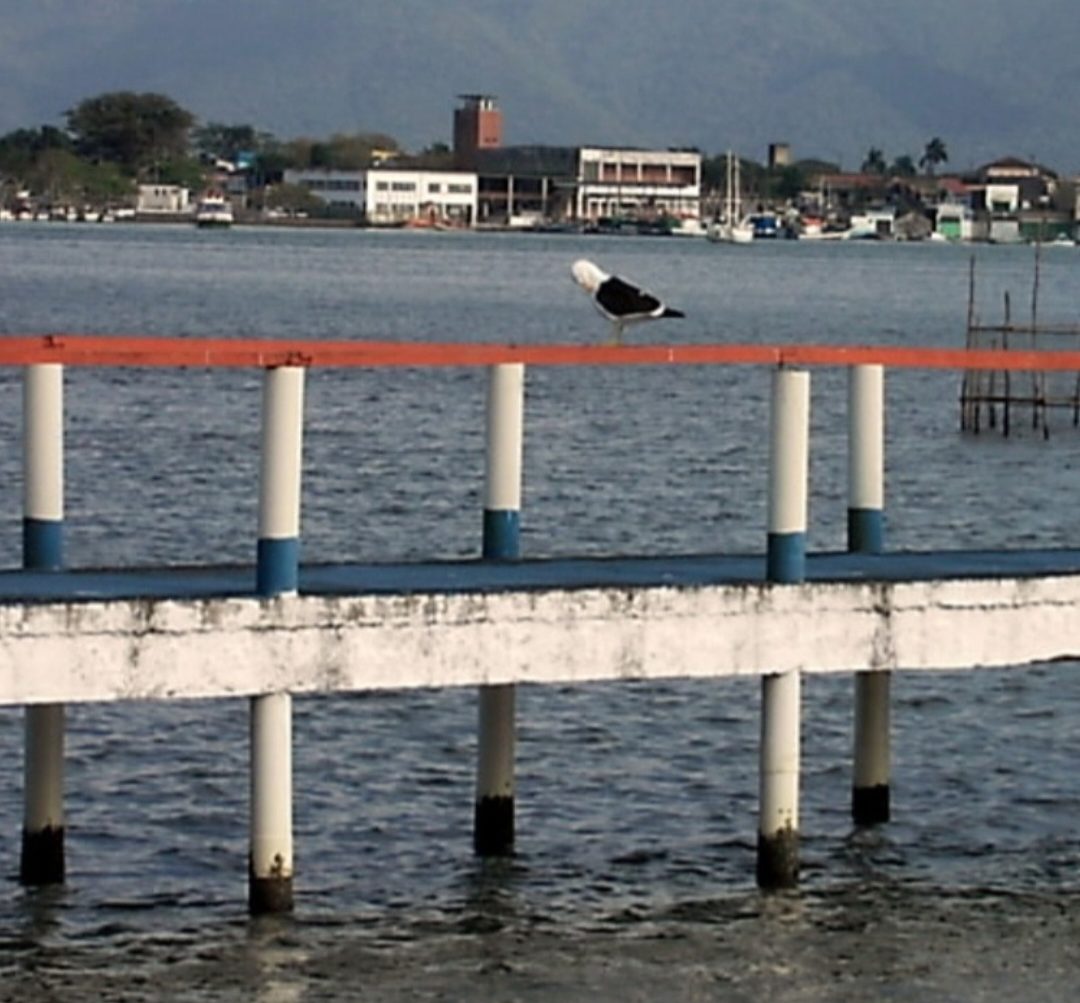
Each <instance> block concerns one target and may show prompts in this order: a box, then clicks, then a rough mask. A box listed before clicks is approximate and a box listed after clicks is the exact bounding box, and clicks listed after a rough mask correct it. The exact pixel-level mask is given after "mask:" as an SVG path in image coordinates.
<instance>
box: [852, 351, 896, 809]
mask: <svg viewBox="0 0 1080 1003" xmlns="http://www.w3.org/2000/svg"><path fill="white" fill-rule="evenodd" d="M884 549H885V373H884V369H883V368H882V367H881V366H878V365H865V366H852V367H851V369H850V371H849V383H848V550H850V551H853V552H859V553H865V554H880V553H881V552H882V551H883V550H884ZM890 683H891V677H890V675H889V673H888V672H884V671H882V672H856V673H855V736H854V756H855V765H854V772H853V776H852V785H851V816H852V818H853V819H854V821H855V823H856V824H858V825H876V824H878V823H881V822H887V821H888V820H889V767H890V763H889V759H890V749H889V744H890V735H889V732H890V722H889V711H890V707H889V701H890V694H889V690H890Z"/></svg>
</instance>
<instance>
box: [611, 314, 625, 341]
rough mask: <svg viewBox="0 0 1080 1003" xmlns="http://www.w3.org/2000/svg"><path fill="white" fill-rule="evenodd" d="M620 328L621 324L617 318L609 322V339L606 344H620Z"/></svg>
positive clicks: (621, 327)
mask: <svg viewBox="0 0 1080 1003" xmlns="http://www.w3.org/2000/svg"><path fill="white" fill-rule="evenodd" d="M622 329H623V326H622V324H620V323H619V322H618V321H617V320H613V321H612V322H611V339H610V340H609V342H608V344H610V345H621V344H622Z"/></svg>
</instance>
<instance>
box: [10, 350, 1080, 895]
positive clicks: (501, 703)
mask: <svg viewBox="0 0 1080 1003" xmlns="http://www.w3.org/2000/svg"><path fill="white" fill-rule="evenodd" d="M0 365H2V366H21V367H24V401H23V405H24V408H23V415H24V428H23V434H24V471H25V476H24V496H23V497H24V512H23V567H24V569H25V570H26V571H27V572H40V571H62V569H63V566H64V561H63V533H62V526H63V371H64V367H71V366H102V367H120V366H132V367H234V368H258V369H262V370H264V382H263V406H262V443H261V468H260V496H259V516H258V533H257V545H256V561H255V574H254V576H253V580H252V582H251V589H250V594H249V597H248V598H249V601H251V602H258V603H264V604H265V603H267V601H272V602H273V603H274V604H276V605H275V606H274V609H279V608H280V609H281V610H287V609H288V608H289V607H288V603H289V602H290V601H291V597H294V596H296V595H297V592H298V585H299V526H300V475H301V467H302V463H301V455H302V432H303V395H304V373H305V371H306V370H307V369H308V368H312V367H335V368H345V367H370V368H374V367H431V366H458V367H462V366H470V367H485V368H487V369H488V370H489V381H488V400H487V460H486V469H485V491H484V512H483V535H482V547H481V552H482V556H483V558H484V560H485V561H488V562H499V561H514V560H516V559H517V558H518V557H519V556H520V546H519V521H520V512H519V509H520V503H521V443H522V428H523V423H524V416H523V399H524V398H523V395H524V382H525V368H526V367H528V366H627V365H643V366H645V365H647V366H671V365H674V366H684V365H688V366H700V365H729V366H730V365H751V366H767V367H770V368H772V369H773V370H774V372H773V381H772V399H771V425H770V454H769V471H768V477H769V490H768V524H767V527H766V538H765V551H766V553H765V563H764V578H763V581H762V588H763V589H769V590H772V589H777V588H782V587H783V586H796V587H800V586H801V585H802V583H803V582H804V580H805V577H806V515H807V473H808V454H809V408H810V392H809V385H810V374H809V369H810V367H821V366H825V367H843V368H846V369H848V370H849V372H850V380H849V408H848V422H849V435H848V442H849V455H848V461H849V462H848V472H849V491H848V547H849V550H851V551H853V552H861V553H866V554H878V553H880V552H882V551H883V549H884V523H883V509H884V491H883V466H884V455H883V453H884V444H883V425H884V421H883V409H884V403H883V401H884V394H883V380H884V372H885V369H886V368H920V369H951V370H961V371H995V372H1003V371H1017V370H1029V371H1040V372H1047V371H1055V370H1057V371H1073V372H1080V352H1072V351H1016V350H1008V351H994V350H970V349H945V348H917V347H903V346H835V345H715V344H710V345H637V346H633V345H628V346H611V345H603V346H601V345H505V344H502V345H500V344H460V343H421V342H417V343H401V342H380V341H355V342H353V341H340V342H327V341H300V340H297V341H278V340H250V339H235V340H233V339H201V338H156V337H109V336H85V335H74V334H62V333H61V334H49V335H31V336H7V337H3V338H0ZM763 594H764V593H763ZM295 601H297V602H299V601H300V599H299V598H298V599H296V600H295ZM735 605H738V604H735ZM1059 605H1060V604H1059ZM887 606H888V604H887V603H883V602H881V601H879V600H875V603H874V609H873V610H872V611H871V614H872V615H873V616H874V617H877V618H878V620H876V621H875V624H876V625H875V626H874V627H873V630H874V631H880V630H881V629H882V627H881V624H882V623H884V624H885V625H886V628H885V633H886V634H887V632H888V629H890V628H891V625H890V624H889V623H888V621H889V618H890V617H891V616H892V615H893V612H894V611H893V610H891V609H889V608H887ZM878 607H880V609H879V608H878ZM763 610H764V605H762V606H761V607H760V608H755V607H754V605H753V604H752V603H751V604H749V605H746V604H742V605H738V610H737V611H736V612H733V613H732V614H731V615H732V616H733V617H734V616H738V617H741V618H742V619H743V620H746V621H753V623H752V627H751V628H749V629H747V630H746V631H744V633H743V634H742V635H740V638H741V639H740V641H739V642H738V644H736V642H731V645H732V647H731V650H732V651H735V650H739V651H742V652H745V651H747V650H750V649H753V650H754V651H755V652H756V654H755V655H754V656H753V657H755V658H758V659H768V658H770V657H772V656H773V655H775V654H776V653H777V652H779V651H780V649H781V648H782V647H783V646H782V645H779V646H777V645H772V644H765V643H763V638H764V636H765V635H766V634H768V633H769V632H770V631H771V632H774V633H775V631H776V630H777V626H776V624H777V620H776V615H775V611H771V612H769V615H768V616H766V615H765V613H764V612H763ZM282 615H285V614H282ZM574 615H576V614H574ZM618 616H619V614H618V611H617V609H616V607H615V606H614V605H613V606H612V609H611V611H610V613H609V618H612V619H617V618H618ZM211 619H212V618H211ZM61 622H62V623H63V626H62V627H55V626H54V627H50V626H49V624H48V623H46V622H45V620H44V619H42V626H40V631H41V632H43V633H46V634H47V633H48V631H49V630H50V629H56V630H63V631H68V632H74V633H75V634H77V633H78V630H79V627H78V618H77V617H75V618H70V617H69V618H57V620H56V621H55V623H61ZM9 623H14V621H9ZM147 623H148V615H147V614H146V613H145V611H143V612H142V613H140V618H139V619H138V621H137V623H133V625H132V626H131V627H130V628H129V630H130V633H131V635H133V636H134V635H138V639H137V641H138V643H140V644H142V643H145V644H150V643H151V640H152V638H151V635H152V634H153V630H151V629H150V628H149V627H148V626H147ZM349 626H355V625H349ZM556 626H558V625H556ZM677 626H678V625H677ZM422 627H423V625H421V628H422ZM550 627H551V624H546V625H545V628H550ZM123 629H124V628H122V627H121V628H120V630H121V632H122V631H123ZM260 629H263V628H260ZM345 629H346V625H342V624H335V623H331V622H327V623H326V624H325V630H326V631H329V632H331V633H333V632H334V631H338V632H339V633H340V632H343V631H344V630H345ZM573 629H574V630H580V624H579V623H575V625H574V628H573ZM728 629H731V628H730V626H729V627H728ZM19 631H21V632H22V633H21V634H19V633H18V632H19ZM114 632H115V629H114ZM3 633H4V628H2V627H0V635H3ZM264 633H265V631H264ZM941 633H942V631H940V630H939V634H941ZM16 634H18V636H15V635H16ZM525 636H528V631H526V632H525ZM668 636H670V633H669V635H668ZM882 636H883V637H884V640H882V639H880V638H878V636H877V634H876V633H875V634H874V636H873V637H872V638H871V639H870V647H871V649H872V655H871V656H869V657H868V658H867V659H866V664H863V665H860V666H858V667H857V671H856V691H855V725H854V756H855V764H854V777H853V785H852V792H853V793H852V814H853V817H854V819H855V821H856V822H857V823H859V824H876V823H880V822H883V821H885V820H887V819H888V817H889V670H890V668H891V667H893V665H894V664H897V655H896V650H895V647H894V646H892V640H891V637H886V636H884V634H883V635H882ZM46 640H51V639H50V638H46ZM169 643H170V644H171V645H172V647H171V648H170V649H169V654H170V656H172V657H175V651H176V645H177V644H178V643H179V642H177V641H176V639H175V638H173V639H171V640H170V641H169ZM487 643H489V644H490V643H491V642H490V640H489V641H488V642H487ZM629 643H630V642H629V641H628V639H627V637H625V636H620V637H617V638H615V640H613V641H612V642H611V643H610V649H611V651H612V652H617V654H612V656H611V657H613V658H614V657H618V658H626V657H627V655H626V652H627V650H628V644H629ZM739 645H741V647H739ZM430 647H431V644H430V643H428V644H427V649H430ZM684 647H685V646H684ZM71 650H72V649H70V648H63V647H62V646H61V647H59V648H56V647H48V646H47V645H46V646H41V645H38V644H37V641H36V640H35V638H34V631H33V630H32V629H29V628H27V626H26V624H25V623H20V624H19V625H18V626H17V627H12V636H11V637H4V636H0V654H2V656H3V658H2V660H0V665H4V666H6V668H7V669H10V670H11V671H10V672H9V673H8V677H9V679H10V680H14V682H11V684H10V685H11V686H12V687H14V689H11V690H9V692H8V693H7V695H6V697H5V702H11V700H12V699H14V698H13V697H12V695H11V694H12V693H15V692H16V691H17V692H18V693H22V694H23V696H22V698H21V699H20V700H19V702H25V703H26V704H27V717H26V774H25V775H26V789H25V792H24V796H25V813H24V830H23V852H22V867H21V872H20V873H21V877H22V880H23V881H24V882H25V883H27V884H47V883H52V882H57V881H60V880H63V877H64V821H63V818H64V814H63V799H62V788H63V734H64V704H63V701H64V700H68V699H73V698H75V697H74V696H70V695H65V694H63V693H57V694H54V695H53V696H52V697H51V698H47V699H43V698H42V697H40V696H36V697H31V696H29V695H27V694H28V693H29V691H28V690H25V689H24V690H18V687H19V686H20V685H22V684H21V683H20V682H19V680H25V679H27V678H29V677H30V676H31V675H32V674H33V672H34V671H35V670H40V669H43V668H44V669H48V668H56V667H55V666H51V665H50V666H45V667H42V666H40V665H34V664H26V663H27V662H33V661H34V660H37V659H40V658H41V657H42V652H45V651H47V652H49V655H48V657H50V658H54V657H56V652H61V653H63V652H70V651H71ZM260 650H262V649H260ZM418 650H420V649H419V648H418ZM425 650H426V649H425ZM818 650H821V649H820V647H819V649H818ZM1009 650H1010V651H1012V650H1014V649H1009ZM1025 650H1027V649H1025ZM1031 650H1035V649H1034V648H1032V649H1031ZM1038 650H1039V651H1040V652H1041V651H1043V650H1047V649H1043V648H1039V649H1038ZM125 651H127V656H128V657H129V658H131V659H133V660H134V663H135V665H136V668H135V669H132V668H131V666H129V665H126V664H125V666H124V667H123V671H124V673H125V674H126V675H125V678H126V679H128V680H130V672H132V671H138V666H139V664H141V663H139V659H138V657H136V656H134V655H132V654H131V653H130V651H129V650H128V649H125ZM763 652H764V654H762V653H763ZM264 653H265V652H264ZM256 654H257V653H256ZM156 657H158V658H159V660H160V655H158V656H156ZM252 657H255V655H253V656H252ZM290 657H292V658H297V657H300V656H299V654H298V649H297V648H295V647H292V648H290ZM320 657H323V658H325V652H322V653H321V654H320ZM20 659H21V661H20ZM148 661H149V660H148ZM780 661H781V660H780V659H778V660H777V661H776V662H774V663H771V665H770V666H766V667H762V664H758V663H755V665H754V667H753V669H752V670H747V671H755V672H757V673H758V674H760V675H761V678H762V731H761V735H762V744H761V752H760V816H759V830H758V863H757V877H758V881H759V883H760V884H761V885H762V886H763V887H776V886H785V885H792V884H794V883H795V882H796V880H797V874H798V783H799V702H800V669H799V668H798V667H797V666H798V663H799V659H797V658H796V659H794V660H792V659H790V658H789V659H788V660H787V661H786V662H785V663H784V664H783V665H781V664H779V662H780ZM793 664H794V666H795V667H792V665H793ZM60 669H61V670H62V669H63V666H61V667H60ZM770 669H771V670H770ZM20 673H21V674H20ZM58 674H59V675H60V676H61V677H65V678H67V677H66V676H65V673H64V671H60V672H59V673H58ZM670 674H678V670H677V667H676V670H675V671H673V672H671V673H670ZM498 676H499V672H490V673H487V672H485V674H484V678H485V679H496V680H497V681H496V682H494V683H485V684H483V685H482V686H481V695H480V714H479V735H478V770H477V789H476V803H475V824H474V836H475V849H476V852H478V853H480V854H485V855H490V854H506V853H509V852H512V849H513V845H514V685H515V683H516V681H517V680H516V679H514V678H509V679H506V680H504V679H501V678H498ZM263 678H264V680H274V679H278V678H281V677H279V676H277V675H275V673H274V672H268V673H267V674H266V675H265V677H263ZM341 678H345V679H346V680H349V679H351V678H353V677H351V676H349V675H348V673H345V674H343V675H342V676H341ZM432 684H433V685H438V684H439V683H438V682H437V681H435V682H433V683H432ZM347 686H348V682H346V684H344V685H342V686H340V687H338V688H347ZM34 692H35V693H37V692H40V691H39V690H35V691H34ZM95 692H98V691H95ZM170 692H171V693H178V694H179V695H191V694H189V693H185V692H184V691H183V690H182V688H179V689H174V690H172V691H170ZM236 692H244V693H246V694H247V695H249V696H250V697H251V843H250V847H251V854H250V868H249V903H250V907H251V909H252V911H255V912H267V911H271V912H273V911H282V910H287V909H289V908H291V906H292V797H291V722H292V711H291V688H290V687H289V685H288V684H285V685H283V686H277V687H275V686H273V685H270V684H269V683H267V682H265V681H264V682H262V683H258V684H254V685H253V686H252V688H250V689H248V690H244V689H242V688H240V689H237V688H236V687H235V686H229V687H226V688H223V689H222V690H221V692H220V693H218V694H216V695H226V694H228V695H233V694H235V693H236ZM202 695H215V694H214V693H203V694H202ZM78 698H80V699H94V698H96V699H106V698H108V697H107V696H101V695H99V696H96V697H95V696H87V695H85V692H83V693H82V695H80V696H79V697H78Z"/></svg>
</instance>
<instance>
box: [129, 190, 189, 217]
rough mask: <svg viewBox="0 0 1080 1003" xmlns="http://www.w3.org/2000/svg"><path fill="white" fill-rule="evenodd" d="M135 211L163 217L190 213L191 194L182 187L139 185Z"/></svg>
mask: <svg viewBox="0 0 1080 1003" xmlns="http://www.w3.org/2000/svg"><path fill="white" fill-rule="evenodd" d="M135 211H136V212H140V213H149V214H154V213H159V214H162V215H168V214H175V213H182V212H190V211H191V192H190V191H188V189H187V188H184V187H182V186H181V185H139V190H138V193H137V195H136V202H135Z"/></svg>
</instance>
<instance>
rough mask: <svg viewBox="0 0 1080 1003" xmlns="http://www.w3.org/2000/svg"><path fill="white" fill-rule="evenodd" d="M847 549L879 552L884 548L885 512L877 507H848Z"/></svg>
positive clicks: (867, 552) (861, 551)
mask: <svg viewBox="0 0 1080 1003" xmlns="http://www.w3.org/2000/svg"><path fill="white" fill-rule="evenodd" d="M847 532H848V536H847V538H848V550H850V551H858V552H859V553H863V554H880V553H881V552H882V551H883V550H884V549H885V514H884V513H883V512H882V511H881V509H879V508H849V509H848V514H847Z"/></svg>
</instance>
